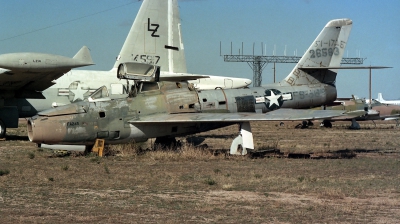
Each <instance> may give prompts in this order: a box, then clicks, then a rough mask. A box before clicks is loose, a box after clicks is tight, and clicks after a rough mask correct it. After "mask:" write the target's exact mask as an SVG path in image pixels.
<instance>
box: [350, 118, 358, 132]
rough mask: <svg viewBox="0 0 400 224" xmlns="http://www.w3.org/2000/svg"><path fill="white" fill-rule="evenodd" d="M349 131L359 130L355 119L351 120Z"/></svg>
mask: <svg viewBox="0 0 400 224" xmlns="http://www.w3.org/2000/svg"><path fill="white" fill-rule="evenodd" d="M349 128H350V129H354V130H358V129H360V124H359V123H358V122H357V121H356V119H354V118H353V119H351V125H350V127H349Z"/></svg>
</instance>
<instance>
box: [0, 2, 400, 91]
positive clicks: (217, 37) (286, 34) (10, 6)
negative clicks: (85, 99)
mask: <svg viewBox="0 0 400 224" xmlns="http://www.w3.org/2000/svg"><path fill="white" fill-rule="evenodd" d="M0 3H2V4H1V5H2V14H1V15H2V19H1V21H0V27H1V31H2V32H1V33H0V54H3V53H12V52H43V53H52V54H59V55H64V56H69V57H72V56H73V55H74V54H75V53H76V52H77V51H78V50H79V49H80V48H81V47H82V46H83V45H87V46H88V47H89V48H90V49H91V54H92V57H93V60H94V62H95V63H96V65H94V66H90V67H86V68H84V69H90V70H109V69H110V68H111V67H112V66H113V64H114V61H115V57H116V56H117V55H118V53H119V51H120V49H121V47H122V44H123V42H124V41H125V38H126V35H127V34H128V31H129V29H130V27H131V25H132V22H133V20H134V19H135V16H136V13H137V11H138V9H139V7H140V4H141V2H137V1H136V0H114V1H110V0H84V1H82V0H64V1H51V0H15V1H9V0H0ZM179 5H180V13H181V20H182V32H183V40H184V44H185V53H186V61H187V67H188V71H189V72H190V73H197V74H208V75H221V76H233V77H245V78H250V79H252V77H253V75H252V74H253V73H252V70H251V69H250V67H249V66H248V65H247V64H246V63H238V62H224V61H223V57H221V56H220V42H222V54H230V44H231V42H232V44H233V53H234V54H237V53H238V52H239V49H240V48H241V45H242V42H243V44H244V52H243V53H244V54H252V53H253V51H252V49H253V43H255V46H256V51H255V54H261V43H264V44H265V47H266V52H267V55H272V51H273V48H274V46H276V55H283V54H284V50H285V45H286V54H287V55H293V54H294V52H295V51H296V50H297V55H299V56H300V55H302V54H303V53H304V51H305V50H306V49H307V48H308V47H309V45H310V44H311V43H312V41H313V40H314V39H315V38H316V36H317V35H318V33H319V32H320V31H321V29H322V28H323V27H324V25H325V24H326V23H327V22H328V21H329V20H331V19H337V18H350V19H352V20H353V29H352V31H351V35H350V38H349V42H348V44H347V47H346V51H347V52H348V54H347V53H345V56H348V57H356V56H358V53H359V54H360V55H361V57H363V58H367V60H366V61H365V63H364V65H381V66H391V67H393V68H391V69H385V70H374V71H373V72H372V81H373V83H372V96H373V98H376V97H377V94H378V92H382V93H383V97H384V98H385V99H400V90H399V85H400V66H398V64H399V61H400V26H399V25H400V15H399V13H398V10H399V9H400V1H398V0H386V1H385V0H381V1H378V0H369V1H361V0H352V1H343V0H279V1H278V0H276V1H275V0H269V1H267V0H182V1H179ZM21 34H23V35H21ZM293 66H294V64H277V80H281V79H283V78H284V77H286V76H287V75H288V73H289V72H290V71H291V69H292V68H293ZM272 74H273V73H272V65H267V67H266V68H265V69H264V72H263V83H270V82H272V80H273V78H272ZM336 84H337V88H338V96H339V97H350V96H351V94H355V95H358V96H360V97H368V70H348V71H344V70H342V71H339V74H338V77H337V82H336Z"/></svg>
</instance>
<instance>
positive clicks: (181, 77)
mask: <svg viewBox="0 0 400 224" xmlns="http://www.w3.org/2000/svg"><path fill="white" fill-rule="evenodd" d="M205 78H210V76H208V75H190V74H165V73H164V74H162V75H161V76H160V81H171V82H179V81H187V80H196V79H205Z"/></svg>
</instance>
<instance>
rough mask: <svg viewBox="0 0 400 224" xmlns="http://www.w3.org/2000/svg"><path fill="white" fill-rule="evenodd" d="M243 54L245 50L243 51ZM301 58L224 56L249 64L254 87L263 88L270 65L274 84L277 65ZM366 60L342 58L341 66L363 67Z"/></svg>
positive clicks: (293, 61) (228, 59) (227, 60)
mask: <svg viewBox="0 0 400 224" xmlns="http://www.w3.org/2000/svg"><path fill="white" fill-rule="evenodd" d="M242 52H243V50H242ZM300 59H301V57H299V56H260V55H240V54H239V55H232V54H231V55H224V61H225V62H247V64H248V65H249V66H250V68H251V69H252V70H253V86H255V87H257V86H261V82H262V71H263V70H264V68H265V66H267V65H268V63H274V82H275V63H297V62H299V60H300ZM365 59H366V58H342V62H341V64H355V65H361V64H363V63H364V60H365Z"/></svg>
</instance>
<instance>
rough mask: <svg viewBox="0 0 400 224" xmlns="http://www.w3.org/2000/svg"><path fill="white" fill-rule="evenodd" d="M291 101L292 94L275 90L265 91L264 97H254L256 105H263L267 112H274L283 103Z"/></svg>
mask: <svg viewBox="0 0 400 224" xmlns="http://www.w3.org/2000/svg"><path fill="white" fill-rule="evenodd" d="M292 99H293V97H292V93H281V92H280V91H279V90H277V89H267V90H265V95H264V96H259V97H256V103H264V104H265V106H266V107H267V108H268V109H269V110H276V109H279V108H281V107H282V105H283V102H284V101H286V100H292Z"/></svg>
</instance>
